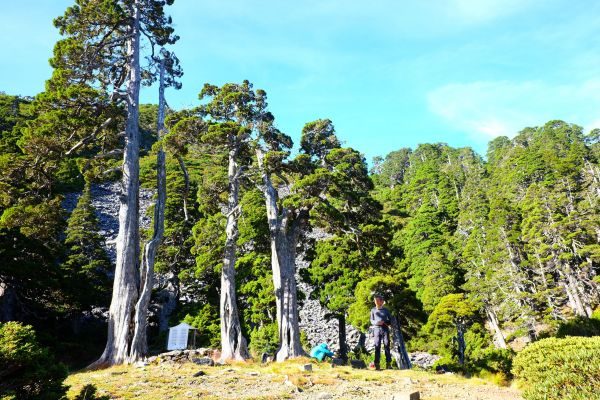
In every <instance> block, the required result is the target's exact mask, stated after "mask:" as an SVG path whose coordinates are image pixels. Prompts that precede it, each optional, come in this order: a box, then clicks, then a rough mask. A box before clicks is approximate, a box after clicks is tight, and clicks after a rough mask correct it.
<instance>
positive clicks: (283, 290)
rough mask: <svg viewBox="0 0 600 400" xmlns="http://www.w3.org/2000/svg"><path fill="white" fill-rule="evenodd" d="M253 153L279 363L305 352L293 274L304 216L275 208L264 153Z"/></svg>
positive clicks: (274, 194) (275, 201)
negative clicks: (267, 244) (264, 220)
mask: <svg viewBox="0 0 600 400" xmlns="http://www.w3.org/2000/svg"><path fill="white" fill-rule="evenodd" d="M256 156H257V161H258V166H259V169H260V171H261V175H262V181H263V194H264V196H265V203H266V208H267V219H268V222H269V232H270V236H271V267H272V269H273V285H274V287H275V301H276V307H277V324H278V326H279V349H278V351H277V355H276V360H277V361H279V362H281V361H284V360H286V359H288V358H294V357H300V356H302V355H304V354H305V353H304V350H303V349H302V345H301V344H300V327H299V324H298V300H297V287H296V276H295V273H296V245H297V242H298V237H299V234H300V225H301V223H302V218H304V216H300V215H298V216H296V218H294V220H293V221H292V220H291V219H292V216H291V215H290V212H289V211H288V210H287V209H285V208H283V209H282V210H279V207H278V205H277V192H276V191H275V188H274V187H273V184H272V182H271V178H270V177H269V173H268V171H267V169H266V166H265V165H264V154H263V153H262V151H261V150H260V149H257V150H256Z"/></svg>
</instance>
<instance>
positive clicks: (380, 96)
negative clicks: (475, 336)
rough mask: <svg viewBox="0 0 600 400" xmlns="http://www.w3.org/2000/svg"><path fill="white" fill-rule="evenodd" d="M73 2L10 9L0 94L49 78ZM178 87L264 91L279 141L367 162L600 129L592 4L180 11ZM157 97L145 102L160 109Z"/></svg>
mask: <svg viewBox="0 0 600 400" xmlns="http://www.w3.org/2000/svg"><path fill="white" fill-rule="evenodd" d="M71 3H72V1H67V0H52V1H47V0H46V1H44V0H20V1H18V2H6V3H5V4H4V5H3V6H2V11H3V12H2V14H1V15H0V37H1V38H2V39H1V40H0V50H1V53H2V58H1V60H0V90H1V91H4V92H6V93H10V94H22V95H33V94H35V93H37V92H39V91H41V90H43V87H44V80H45V79H47V78H48V77H49V76H50V73H51V71H50V67H49V66H48V63H47V60H48V58H49V57H50V56H51V54H52V47H53V45H54V43H55V41H56V40H57V39H58V38H59V36H58V33H57V32H56V30H55V29H54V28H53V26H52V19H53V18H54V17H56V16H58V15H60V14H62V13H63V11H64V9H65V8H66V7H67V6H68V5H70V4H71ZM169 13H170V14H171V15H172V16H173V20H174V24H175V28H176V31H177V33H178V34H179V35H180V36H181V40H180V41H179V42H178V43H177V44H176V46H175V47H174V50H175V52H176V53H177V54H178V56H179V58H180V60H181V63H182V66H183V69H184V72H185V76H184V77H183V85H184V87H183V89H182V90H180V91H173V90H171V91H169V92H168V93H167V96H168V101H169V103H170V105H171V106H172V107H175V108H181V107H187V106H193V105H195V104H197V94H198V92H199V91H200V89H201V88H202V85H203V84H204V83H205V82H210V83H213V84H219V85H220V84H223V83H225V82H239V81H241V80H243V79H248V80H250V81H251V82H253V83H254V86H255V88H263V89H265V90H266V91H267V93H268V97H269V104H270V109H271V110H272V111H273V113H274V115H275V117H276V120H277V123H278V125H279V127H280V129H282V130H283V131H285V132H286V133H288V134H290V135H292V137H294V138H296V139H297V138H298V136H299V132H300V130H301V129H302V126H303V125H304V123H306V122H309V121H312V120H315V119H317V118H330V119H331V120H332V121H333V122H334V124H335V126H336V129H337V132H338V135H339V137H340V139H341V140H343V141H344V142H345V144H346V145H348V146H352V147H354V148H356V149H358V150H360V151H361V152H363V153H364V154H365V156H366V157H367V159H368V160H371V158H372V157H373V156H375V155H382V156H383V155H385V154H387V153H388V152H390V151H392V150H396V149H398V148H400V147H413V148H414V147H415V146H416V145H417V144H419V143H425V142H430V143H431V142H446V143H448V144H450V145H452V146H472V147H473V148H475V149H476V151H478V152H479V153H480V154H482V155H483V154H485V151H486V147H487V142H488V141H489V140H490V139H492V138H493V137H496V136H498V135H508V136H513V135H514V134H516V133H517V132H518V131H519V130H520V129H522V128H524V127H526V126H535V125H540V124H543V123H544V122H546V121H548V120H550V119H563V120H566V121H568V122H573V123H577V124H579V125H581V126H583V127H584V128H585V129H586V130H589V129H591V128H593V127H600V75H599V73H600V2H598V1H591V0H590V1H587V0H576V1H573V0H570V1H566V0H565V1H563V0H545V1H543V0H496V1H492V0H444V1H443V0H414V1H405V0H371V1H354V0H298V1H294V2H292V1H281V0H279V1H276V0H253V1H251V0H203V1H199V0H176V1H175V4H174V5H173V6H172V7H170V8H169ZM155 93H156V90H155V89H153V88H152V89H146V90H144V92H143V95H142V96H143V101H146V102H154V101H155V100H154V99H155Z"/></svg>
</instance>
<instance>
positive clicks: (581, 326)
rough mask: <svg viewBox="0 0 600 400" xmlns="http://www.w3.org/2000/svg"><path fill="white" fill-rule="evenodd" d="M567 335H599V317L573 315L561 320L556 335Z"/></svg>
mask: <svg viewBox="0 0 600 400" xmlns="http://www.w3.org/2000/svg"><path fill="white" fill-rule="evenodd" d="M567 336H586V337H591V336H600V319H596V318H585V317H575V318H572V319H570V320H568V321H565V322H563V323H562V324H560V326H559V327H558V331H557V332H556V337H558V338H564V337H567Z"/></svg>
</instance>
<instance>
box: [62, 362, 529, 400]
mask: <svg viewBox="0 0 600 400" xmlns="http://www.w3.org/2000/svg"><path fill="white" fill-rule="evenodd" d="M300 366H301V364H299V363H296V362H291V363H284V364H270V365H267V366H259V365H253V364H249V365H248V364H246V365H234V366H222V367H204V366H203V367H200V366H197V365H195V364H193V363H185V364H165V363H163V364H159V365H149V366H146V367H143V368H136V367H115V368H110V369H106V370H102V371H92V372H86V373H78V374H73V375H71V376H70V377H69V378H68V379H67V382H66V383H67V384H68V385H70V386H71V390H70V391H69V398H71V399H72V398H74V397H75V395H76V394H77V393H79V391H80V390H81V388H82V387H83V386H84V385H85V384H92V385H94V386H96V388H97V389H98V393H99V394H101V395H109V396H110V397H111V398H113V399H207V400H209V399H219V400H221V399H247V400H250V399H265V400H266V399H306V400H308V399H319V400H324V399H377V400H385V399H392V398H393V395H394V394H396V393H401V392H406V391H410V392H412V391H419V392H420V394H421V399H424V400H442V399H444V400H445V399H469V400H496V399H497V400H519V399H522V398H521V396H520V395H519V392H518V391H517V390H516V389H513V388H506V387H498V386H496V385H493V384H491V383H487V382H485V381H483V380H480V379H465V378H462V377H459V376H455V375H434V374H430V373H426V372H418V371H381V372H378V371H365V370H353V369H351V368H350V367H336V368H332V367H331V366H329V365H328V364H324V365H318V364H313V371H309V372H306V371H301V370H300ZM195 374H196V375H198V376H194V375H195Z"/></svg>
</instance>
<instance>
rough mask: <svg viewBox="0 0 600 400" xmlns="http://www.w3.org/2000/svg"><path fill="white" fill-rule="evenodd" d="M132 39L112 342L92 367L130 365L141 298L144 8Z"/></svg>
mask: <svg viewBox="0 0 600 400" xmlns="http://www.w3.org/2000/svg"><path fill="white" fill-rule="evenodd" d="M132 9H133V13H132V22H131V37H130V38H129V39H128V45H127V47H128V49H127V51H128V59H129V65H128V69H129V78H128V82H127V122H126V125H125V151H124V155H123V178H122V188H121V190H122V193H121V196H120V197H119V200H120V203H121V205H120V208H119V234H118V236H117V240H116V242H117V260H116V265H115V277H114V283H113V293H112V300H111V303H110V310H109V317H108V339H107V342H106V347H105V348H104V352H103V353H102V355H101V356H100V358H99V359H98V360H97V361H96V362H94V363H93V364H92V365H91V366H90V367H92V368H97V367H104V366H110V365H115V364H122V363H124V362H126V361H127V356H128V355H129V350H130V346H131V340H132V335H133V317H134V312H135V304H136V302H137V300H138V297H139V292H138V290H139V281H140V277H139V269H138V265H139V253H140V233H139V189H140V184H139V172H140V164H139V151H140V137H139V136H140V134H139V94H140V5H139V0H136V1H135V2H134V4H133V5H132Z"/></svg>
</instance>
